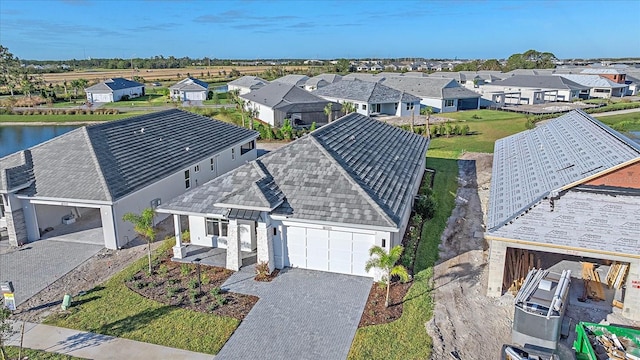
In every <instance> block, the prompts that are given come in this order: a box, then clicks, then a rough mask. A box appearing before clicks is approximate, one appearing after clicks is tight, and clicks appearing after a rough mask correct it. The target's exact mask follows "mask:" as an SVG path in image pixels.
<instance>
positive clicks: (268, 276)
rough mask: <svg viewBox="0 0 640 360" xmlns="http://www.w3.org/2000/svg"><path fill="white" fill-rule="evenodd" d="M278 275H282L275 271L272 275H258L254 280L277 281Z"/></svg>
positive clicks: (277, 270)
mask: <svg viewBox="0 0 640 360" xmlns="http://www.w3.org/2000/svg"><path fill="white" fill-rule="evenodd" d="M278 274H280V270H279V269H274V270H273V272H272V273H271V274H270V275H264V276H260V275H256V277H254V278H253V280H255V281H260V282H271V281H272V280H273V279H275V278H276V277H277V276H278Z"/></svg>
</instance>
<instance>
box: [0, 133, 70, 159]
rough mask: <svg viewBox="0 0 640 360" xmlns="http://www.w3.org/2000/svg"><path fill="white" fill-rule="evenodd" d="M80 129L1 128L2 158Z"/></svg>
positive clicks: (0, 155) (0, 152)
mask: <svg viewBox="0 0 640 360" xmlns="http://www.w3.org/2000/svg"><path fill="white" fill-rule="evenodd" d="M78 127H79V126H74V125H47V126H13V125H9V126H0V158H1V157H4V156H7V155H9V154H12V153H14V152H16V151H20V150H24V149H27V148H30V147H32V146H34V145H37V144H39V143H41V142H44V141H47V140H50V139H52V138H54V137H56V136H59V135H62V134H64V133H67V132H69V131H71V130H73V129H75V128H78Z"/></svg>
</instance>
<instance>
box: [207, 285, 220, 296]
mask: <svg viewBox="0 0 640 360" xmlns="http://www.w3.org/2000/svg"><path fill="white" fill-rule="evenodd" d="M209 294H211V296H214V297H215V296H216V295H220V294H222V290H221V289H220V288H219V287H214V288H213V289H211V290H209Z"/></svg>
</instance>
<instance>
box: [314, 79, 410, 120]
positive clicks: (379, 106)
mask: <svg viewBox="0 0 640 360" xmlns="http://www.w3.org/2000/svg"><path fill="white" fill-rule="evenodd" d="M313 94H316V95H318V96H321V97H323V98H325V99H327V100H330V101H336V102H339V103H345V102H350V103H353V104H354V105H355V107H356V112H358V113H359V114H362V115H367V116H370V115H378V114H381V115H395V116H410V115H411V114H412V113H413V114H414V115H419V114H420V98H419V97H417V96H414V95H413V94H410V93H408V92H404V91H400V90H396V89H393V88H391V87H389V86H386V85H382V84H380V83H376V82H369V81H360V80H344V79H343V80H342V81H339V82H337V83H333V84H331V85H327V86H325V87H323V88H320V89H318V90H315V91H313Z"/></svg>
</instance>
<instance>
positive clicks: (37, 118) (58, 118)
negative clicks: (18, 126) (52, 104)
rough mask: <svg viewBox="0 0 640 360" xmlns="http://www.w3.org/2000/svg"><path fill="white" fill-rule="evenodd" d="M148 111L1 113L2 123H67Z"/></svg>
mask: <svg viewBox="0 0 640 360" xmlns="http://www.w3.org/2000/svg"><path fill="white" fill-rule="evenodd" d="M147 113H148V112H147V111H135V112H127V113H122V114H114V115H101V114H91V115H0V123H11V122H20V123H27V122H33V123H37V122H43V123H66V122H84V121H87V122H88V121H111V120H120V119H124V118H128V117H132V116H136V115H142V114H147Z"/></svg>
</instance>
